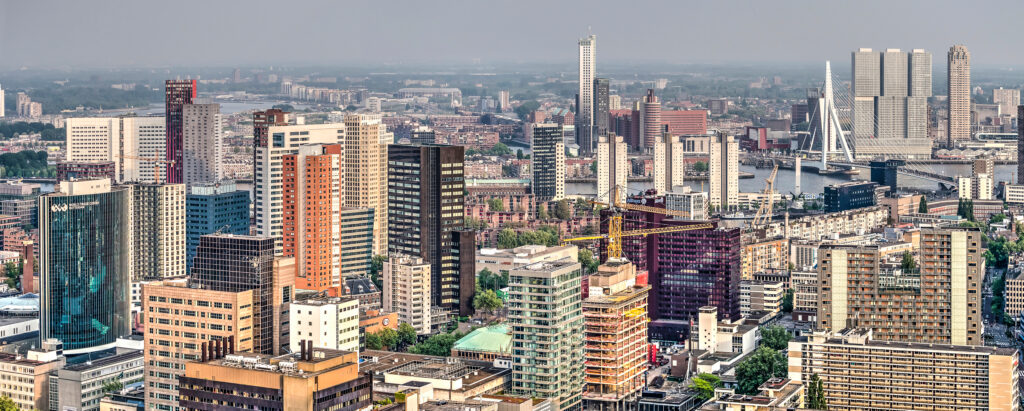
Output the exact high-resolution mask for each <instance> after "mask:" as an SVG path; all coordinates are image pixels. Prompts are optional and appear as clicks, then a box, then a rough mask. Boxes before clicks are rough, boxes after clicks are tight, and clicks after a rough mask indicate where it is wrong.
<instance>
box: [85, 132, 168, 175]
mask: <svg viewBox="0 0 1024 411" xmlns="http://www.w3.org/2000/svg"><path fill="white" fill-rule="evenodd" d="M164 123H165V121H164V118H163V117H131V116H122V117H88V118H69V119H67V121H66V122H65V128H66V129H67V158H66V160H67V161H68V162H73V163H104V162H108V161H112V162H114V170H115V175H116V176H115V180H114V181H116V182H118V183H123V182H129V181H138V182H145V183H156V182H158V181H159V182H164V181H166V179H165V178H164V176H165V175H166V173H167V166H166V164H165V163H164V161H163V160H164V156H165V155H166V151H167V149H166V139H167V135H166V132H165V124H164Z"/></svg>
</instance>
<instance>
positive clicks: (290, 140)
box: [253, 120, 358, 255]
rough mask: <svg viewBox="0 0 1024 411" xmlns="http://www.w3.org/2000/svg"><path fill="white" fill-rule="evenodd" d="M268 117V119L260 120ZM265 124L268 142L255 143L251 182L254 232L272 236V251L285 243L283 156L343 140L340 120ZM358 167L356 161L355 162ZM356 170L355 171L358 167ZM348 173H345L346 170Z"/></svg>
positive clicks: (342, 126)
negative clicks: (301, 148)
mask: <svg viewBox="0 0 1024 411" xmlns="http://www.w3.org/2000/svg"><path fill="white" fill-rule="evenodd" d="M263 121H269V120H263ZM275 124H276V123H273V124H267V125H265V126H262V127H266V131H265V132H264V131H260V132H259V133H258V134H264V133H265V134H266V136H267V139H268V140H267V144H266V145H265V146H257V147H256V163H255V165H254V167H255V169H254V170H253V173H254V180H255V183H254V184H253V190H254V192H253V198H254V199H255V204H254V206H255V207H254V215H255V220H256V221H255V223H256V232H255V233H256V235H259V236H267V237H272V238H274V239H275V241H276V244H275V252H276V253H277V254H279V255H280V254H282V253H283V252H284V245H283V241H282V238H283V237H284V220H283V216H284V200H283V199H284V177H283V170H284V156H286V155H294V154H298V152H299V146H302V145H307V144H338V143H342V142H344V141H345V125H344V124H342V123H329V124H315V125H304V124H298V125H275ZM355 167H357V168H358V165H355ZM357 172H358V171H357ZM346 174H347V173H346Z"/></svg>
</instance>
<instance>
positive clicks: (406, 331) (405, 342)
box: [397, 323, 416, 347]
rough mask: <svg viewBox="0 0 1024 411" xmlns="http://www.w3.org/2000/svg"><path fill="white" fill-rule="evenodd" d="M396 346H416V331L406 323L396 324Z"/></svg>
mask: <svg viewBox="0 0 1024 411" xmlns="http://www.w3.org/2000/svg"><path fill="white" fill-rule="evenodd" d="M397 334H398V345H400V346H403V347H408V346H410V345H413V344H416V329H415V328H413V326H411V325H409V324H408V323H401V324H398V331H397Z"/></svg>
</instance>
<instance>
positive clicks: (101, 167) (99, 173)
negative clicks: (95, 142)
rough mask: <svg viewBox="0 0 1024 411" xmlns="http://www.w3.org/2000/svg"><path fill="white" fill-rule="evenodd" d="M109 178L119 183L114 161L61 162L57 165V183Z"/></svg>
mask: <svg viewBox="0 0 1024 411" xmlns="http://www.w3.org/2000/svg"><path fill="white" fill-rule="evenodd" d="M94 178H109V179H110V181H117V168H116V167H115V166H114V162H113V161H96V162H84V161H73V162H72V161H61V162H58V163H57V182H58V183H59V182H61V181H68V180H91V179H94Z"/></svg>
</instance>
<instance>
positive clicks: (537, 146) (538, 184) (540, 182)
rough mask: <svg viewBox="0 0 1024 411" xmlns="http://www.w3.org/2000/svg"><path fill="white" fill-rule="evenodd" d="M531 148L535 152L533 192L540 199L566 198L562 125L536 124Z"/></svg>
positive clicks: (531, 171) (532, 168)
mask: <svg viewBox="0 0 1024 411" xmlns="http://www.w3.org/2000/svg"><path fill="white" fill-rule="evenodd" d="M530 149H531V151H532V152H533V160H532V163H531V164H530V165H531V167H530V173H532V174H533V176H532V177H533V178H531V179H530V181H532V182H533V194H534V195H535V196H537V199H538V200H540V201H552V200H561V199H563V198H565V143H564V140H563V139H562V126H560V125H558V124H555V123H544V124H536V125H534V126H533V138H532V139H530Z"/></svg>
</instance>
